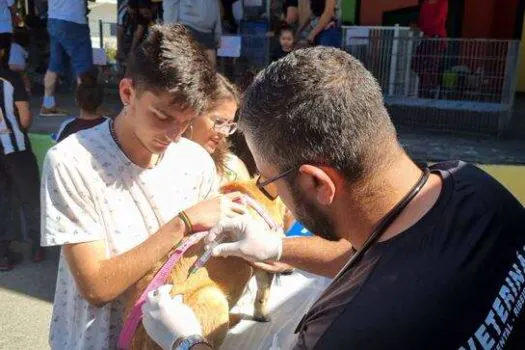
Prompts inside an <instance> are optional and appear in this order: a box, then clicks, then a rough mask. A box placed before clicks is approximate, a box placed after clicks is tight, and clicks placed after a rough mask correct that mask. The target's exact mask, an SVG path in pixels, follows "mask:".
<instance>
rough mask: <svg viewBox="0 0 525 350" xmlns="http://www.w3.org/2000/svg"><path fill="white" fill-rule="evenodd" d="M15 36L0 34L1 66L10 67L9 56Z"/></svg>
mask: <svg viewBox="0 0 525 350" xmlns="http://www.w3.org/2000/svg"><path fill="white" fill-rule="evenodd" d="M12 41H13V34H11V33H0V66H1V67H9V55H10V53H11V43H12Z"/></svg>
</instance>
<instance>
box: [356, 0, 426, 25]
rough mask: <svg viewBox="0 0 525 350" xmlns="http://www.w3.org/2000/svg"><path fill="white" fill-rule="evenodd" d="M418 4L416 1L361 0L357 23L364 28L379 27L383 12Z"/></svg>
mask: <svg viewBox="0 0 525 350" xmlns="http://www.w3.org/2000/svg"><path fill="white" fill-rule="evenodd" d="M418 4H419V2H418V0H361V13H360V17H359V21H360V22H359V23H360V24H361V25H365V26H379V25H381V21H382V20H383V12H385V11H393V10H398V9H400V8H403V7H410V6H417V5H418Z"/></svg>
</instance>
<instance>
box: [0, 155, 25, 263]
mask: <svg viewBox="0 0 525 350" xmlns="http://www.w3.org/2000/svg"><path fill="white" fill-rule="evenodd" d="M13 192H14V191H13V190H12V181H11V176H10V174H9V172H8V169H7V164H6V162H5V156H4V155H0V271H10V270H12V269H13V268H14V267H15V265H16V264H17V263H18V262H19V261H20V260H21V256H20V255H17V254H13V252H11V251H10V249H9V246H10V244H11V242H12V241H13V240H14V239H15V226H16V225H14V220H13V218H14V214H15V213H14V212H15V210H14V208H15V203H14V201H13V199H14V198H13Z"/></svg>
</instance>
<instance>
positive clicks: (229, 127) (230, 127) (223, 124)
mask: <svg viewBox="0 0 525 350" xmlns="http://www.w3.org/2000/svg"><path fill="white" fill-rule="evenodd" d="M212 130H215V131H217V132H222V133H224V134H226V135H228V136H230V135H233V134H234V133H235V132H236V131H237V123H235V122H227V121H225V120H224V119H215V121H213V127H212Z"/></svg>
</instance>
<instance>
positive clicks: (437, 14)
mask: <svg viewBox="0 0 525 350" xmlns="http://www.w3.org/2000/svg"><path fill="white" fill-rule="evenodd" d="M447 16H448V0H424V1H423V3H422V4H421V7H420V9H419V19H418V23H417V26H418V27H419V30H421V31H422V32H423V34H424V35H425V36H426V37H429V38H446V37H447V27H446V26H447Z"/></svg>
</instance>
